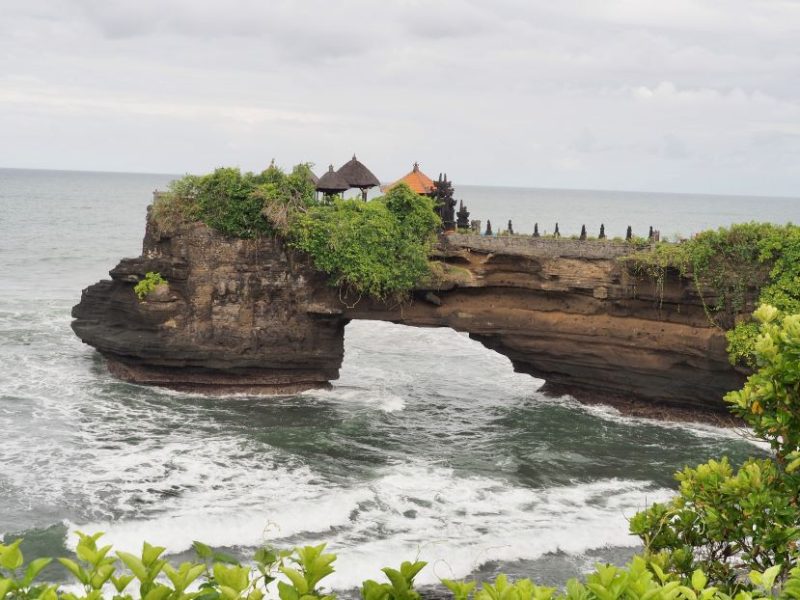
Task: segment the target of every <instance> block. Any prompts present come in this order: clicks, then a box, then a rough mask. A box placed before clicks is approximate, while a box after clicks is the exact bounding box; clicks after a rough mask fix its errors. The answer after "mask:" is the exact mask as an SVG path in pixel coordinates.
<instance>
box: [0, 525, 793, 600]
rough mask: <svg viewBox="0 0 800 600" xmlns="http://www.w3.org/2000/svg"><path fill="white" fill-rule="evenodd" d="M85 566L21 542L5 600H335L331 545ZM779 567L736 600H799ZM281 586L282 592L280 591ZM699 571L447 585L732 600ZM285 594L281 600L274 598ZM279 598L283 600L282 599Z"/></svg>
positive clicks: (510, 597) (501, 594) (93, 538)
mask: <svg viewBox="0 0 800 600" xmlns="http://www.w3.org/2000/svg"><path fill="white" fill-rule="evenodd" d="M78 536H79V538H80V539H79V542H78V545H77V549H76V559H77V560H75V559H72V558H59V559H58V562H60V563H61V565H62V566H63V567H64V569H65V571H66V573H67V574H69V575H70V576H71V577H72V579H73V580H74V584H73V585H71V586H69V588H67V587H66V586H60V585H57V584H48V583H38V582H37V581H36V580H37V578H39V574H40V573H41V572H42V570H43V569H44V568H45V567H46V566H48V565H49V564H50V563H51V562H52V559H50V558H39V559H36V560H33V561H31V562H30V563H28V564H27V565H25V562H24V557H23V555H22V552H21V550H20V543H21V540H15V541H14V542H12V543H10V544H8V545H3V544H0V600H103V599H108V600H134V599H135V598H141V599H143V600H263V599H264V598H265V597H266V598H270V599H273V598H274V599H275V600H335V599H336V595H335V594H334V593H332V592H330V591H329V590H326V589H325V588H324V587H323V585H322V581H323V580H324V579H325V578H326V577H327V576H328V575H330V574H331V573H333V572H334V567H333V564H334V562H335V560H336V556H335V555H334V554H330V553H326V552H325V545H324V544H322V545H319V546H305V547H300V548H295V549H294V550H292V551H276V550H273V549H270V548H260V549H258V550H257V551H256V552H255V554H254V556H253V560H252V563H251V564H250V565H242V564H240V563H239V562H238V561H236V560H235V559H234V558H232V557H230V556H227V555H225V554H222V553H219V552H215V551H214V550H212V549H211V548H209V547H208V546H206V545H204V544H201V543H199V542H195V544H194V548H195V552H196V553H197V557H198V560H197V561H195V562H189V561H187V562H183V563H181V564H180V565H179V566H175V565H173V564H171V563H170V562H169V561H168V560H166V559H164V558H163V553H164V550H165V549H164V548H162V547H158V546H151V545H150V544H148V543H147V542H145V543H144V545H143V547H142V551H141V553H140V554H139V555H134V554H130V553H128V552H121V551H117V552H116V553H115V554H116V556H113V555H112V554H111V549H112V548H111V546H110V545H105V546H98V543H97V542H98V540H99V539H100V537H101V536H102V534H100V533H96V534H94V535H86V534H83V533H78ZM425 566H426V563H424V562H421V561H416V562H404V563H403V564H402V565H400V568H399V569H393V568H388V567H387V568H384V569H382V571H383V574H384V576H385V578H386V580H387V581H385V582H378V581H374V580H366V581H364V583H363V584H362V586H361V589H360V593H361V594H360V595H361V598H362V599H363V600H420V593H419V592H418V591H417V590H416V589H415V588H414V579H415V578H416V576H417V574H418V573H419V572H420V571H421V570H422V569H423V568H424V567H425ZM777 575H778V569H777V568H771V569H767V570H765V571H763V572H761V571H753V572H751V573H750V575H749V585H748V588H749V589H748V590H747V591H743V592H740V593H739V594H737V595H736V597H735V598H736V600H755V599H761V598H770V599H776V600H777V599H778V598H780V599H787V600H788V599H790V598H795V599H796V598H798V597H799V596H800V570H797V569H796V570H793V571H792V573H791V574H790V576H789V578H788V579H787V580H786V581H785V582H784V583H783V585H782V586H780V587H776V586H775V580H776V577H777ZM274 582H277V585H271V584H273V583H274ZM708 583H709V581H708V578H707V577H706V576H705V574H704V573H703V572H702V571H700V570H697V571H695V572H693V573H692V574H691V576H690V577H686V578H681V577H679V576H677V575H675V574H670V573H667V572H665V570H664V569H663V568H662V567H661V566H660V564H659V562H658V561H657V560H656V561H651V562H648V561H647V560H646V559H644V558H642V557H635V558H634V559H633V561H632V562H631V563H630V564H629V565H628V566H627V567H625V568H620V567H615V566H612V565H597V567H596V570H595V571H594V572H592V573H590V574H589V575H587V577H586V582H585V583H581V582H579V581H577V580H575V579H573V580H570V581H568V582H567V585H566V588H565V589H564V590H563V591H561V592H559V591H558V590H556V588H552V587H545V586H539V585H536V584H534V583H533V582H531V581H530V580H529V579H521V580H518V581H510V580H509V579H508V578H507V577H506V576H505V575H498V576H497V578H496V579H495V580H494V581H493V582H489V581H486V582H483V584H482V585H481V587H480V588H477V586H476V582H474V581H452V580H448V579H443V580H442V584H443V585H444V586H445V587H446V588H447V589H448V590H450V592H451V594H452V597H453V600H617V599H625V600H732V598H731V596H730V595H728V594H726V593H724V592H723V590H721V589H719V588H718V587H714V586H709V585H708ZM276 588H277V594H275V590H276ZM276 596H277V598H276Z"/></svg>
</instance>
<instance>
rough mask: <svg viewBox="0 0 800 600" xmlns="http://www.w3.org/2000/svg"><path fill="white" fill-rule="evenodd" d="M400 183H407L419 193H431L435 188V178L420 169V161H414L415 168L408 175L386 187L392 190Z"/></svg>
mask: <svg viewBox="0 0 800 600" xmlns="http://www.w3.org/2000/svg"><path fill="white" fill-rule="evenodd" d="M398 183H405V184H406V185H407V186H408V187H410V188H411V189H412V190H413V191H415V192H416V193H417V194H430V193H431V191H432V190H433V180H432V179H431V178H430V177H428V176H427V175H425V173H423V172H422V171H420V170H419V163H414V168H413V169H412V170H411V172H410V173H408V175H406V176H405V177H403V178H401V179H398V180H397V181H395V182H394V183H392V184H389V185H387V186H386V188H385V189H386V190H390V189H391V188H393V187H394V186H396V185H397V184H398Z"/></svg>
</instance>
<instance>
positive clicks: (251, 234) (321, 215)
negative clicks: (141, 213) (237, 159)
mask: <svg viewBox="0 0 800 600" xmlns="http://www.w3.org/2000/svg"><path fill="white" fill-rule="evenodd" d="M153 220H154V222H155V224H156V225H157V226H158V227H159V228H161V229H162V230H164V231H171V230H172V229H174V228H175V227H176V226H177V225H178V224H180V223H183V222H187V221H202V222H204V223H205V224H207V225H208V226H209V227H212V228H214V229H216V230H218V231H221V232H222V233H225V234H227V235H231V236H235V237H240V238H255V237H259V236H262V235H268V234H269V235H280V236H282V237H283V238H285V239H287V240H288V241H289V242H290V243H291V245H292V246H293V247H295V248H297V249H299V250H302V251H303V252H306V253H308V254H309V255H310V256H311V257H312V259H313V261H314V265H315V266H316V267H317V268H318V269H320V270H322V271H325V272H326V273H329V274H330V275H331V283H332V284H333V285H338V286H341V287H343V288H345V289H346V291H349V292H353V293H354V294H355V296H356V297H360V296H361V295H370V296H373V297H375V298H380V299H398V298H402V297H403V296H404V295H405V294H407V293H408V291H409V290H410V289H411V288H412V287H413V286H414V285H415V284H416V283H417V282H418V281H420V279H422V278H423V277H425V276H427V275H428V273H429V267H428V253H429V251H430V249H431V245H432V243H433V240H434V232H435V231H436V229H437V228H438V226H439V225H440V221H439V218H438V216H437V215H436V213H435V211H434V205H433V201H432V200H431V199H430V198H428V197H426V196H419V195H417V194H415V193H414V192H412V191H411V190H410V189H409V188H408V187H407V186H405V185H400V186H395V187H394V188H392V190H391V191H390V192H388V193H387V194H386V196H383V197H380V198H375V199H374V200H371V201H370V202H362V201H359V200H342V199H341V198H339V197H333V198H328V199H327V201H326V202H323V203H318V202H317V201H316V193H315V189H314V184H313V183H312V182H311V177H310V170H309V167H308V165H305V164H301V165H297V166H296V167H294V169H293V170H292V172H291V173H289V174H286V173H284V172H283V171H281V170H280V169H279V168H277V167H276V166H274V165H271V166H270V167H269V168H268V169H266V170H265V171H263V172H261V173H258V174H254V173H242V172H241V171H240V170H239V169H234V168H221V169H217V170H216V171H214V172H213V173H211V174H209V175H203V176H195V175H187V176H186V177H183V178H181V179H178V180H176V181H173V182H172V183H171V184H170V188H169V192H167V193H165V194H163V195H161V196H160V197H158V198H156V200H155V202H154V204H153Z"/></svg>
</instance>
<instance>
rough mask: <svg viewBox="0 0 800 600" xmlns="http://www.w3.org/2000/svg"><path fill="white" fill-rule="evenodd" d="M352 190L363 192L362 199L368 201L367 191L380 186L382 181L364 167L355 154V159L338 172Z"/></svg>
mask: <svg viewBox="0 0 800 600" xmlns="http://www.w3.org/2000/svg"><path fill="white" fill-rule="evenodd" d="M336 173H337V174H338V175H339V177H341V178H342V179H343V180H344V181H345V182H346V183H347V185H348V189H350V188H358V189H360V190H361V198H362V200H364V202H366V201H367V190H369V189H371V188H374V187H376V186H378V185H380V183H381V182H380V181H378V178H377V177H375V175H374V174H373V173H372V171H370V170H369V169H368V168H367V167H365V166H364V164H363V163H361V162H360V161H359V160H358V159H357V158H356V155H355V154H353V158H351V159H350V160H349V161H347V162H346V163H344V164H343V165H342V166H341V167H340V168H339V170H338V171H337V172H336Z"/></svg>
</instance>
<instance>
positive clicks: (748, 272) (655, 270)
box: [622, 223, 800, 365]
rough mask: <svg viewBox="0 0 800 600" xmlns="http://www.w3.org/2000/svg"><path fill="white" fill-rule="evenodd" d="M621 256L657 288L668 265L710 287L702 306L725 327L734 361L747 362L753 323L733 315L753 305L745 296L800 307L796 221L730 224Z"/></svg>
mask: <svg viewBox="0 0 800 600" xmlns="http://www.w3.org/2000/svg"><path fill="white" fill-rule="evenodd" d="M622 260H624V261H626V262H627V263H628V264H629V266H630V268H631V270H632V272H633V273H634V274H636V275H644V276H646V277H648V278H650V279H652V280H653V281H654V282H655V284H656V286H657V287H658V288H660V289H661V290H663V285H664V280H665V278H666V275H667V273H668V272H669V271H670V270H672V271H675V272H677V273H678V274H680V275H681V276H683V277H691V278H692V279H694V281H695V285H696V288H697V291H698V292H699V293H700V294H701V297H702V295H703V293H704V290H705V289H706V286H707V287H710V288H711V290H712V291H713V295H714V297H713V299H711V300H710V301H709V303H708V304H707V306H706V308H707V311H708V315H709V318H710V319H711V320H712V322H713V323H714V324H716V325H718V326H720V327H722V328H723V329H726V330H729V331H728V343H729V346H728V352H729V354H730V356H731V362H734V363H735V362H739V361H745V362H748V363H750V364H751V365H752V361H753V357H752V349H753V343H754V341H755V327H754V326H753V324H752V322H748V321H739V322H737V320H738V318H739V316H740V315H741V313H742V312H743V311H745V310H747V309H748V308H749V309H752V306H748V300H752V299H754V298H753V296H755V295H757V296H758V302H761V303H767V304H772V305H773V306H775V307H777V308H778V309H780V310H781V311H783V312H800V227H797V226H795V225H791V224H789V225H783V226H779V225H773V224H771V223H742V224H738V225H731V226H730V227H728V228H725V227H722V228H719V229H718V230H716V231H704V232H702V233H700V234H698V235H697V236H695V237H694V238H692V239H690V240H686V241H684V242H682V243H680V244H673V243H666V242H665V243H660V244H657V245H656V246H654V247H653V248H651V249H649V250H646V251H643V252H638V253H636V254H634V255H632V256H629V257H625V258H624V259H622ZM704 301H705V299H704Z"/></svg>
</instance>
